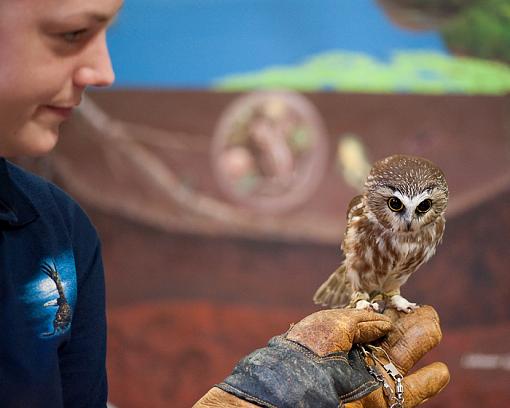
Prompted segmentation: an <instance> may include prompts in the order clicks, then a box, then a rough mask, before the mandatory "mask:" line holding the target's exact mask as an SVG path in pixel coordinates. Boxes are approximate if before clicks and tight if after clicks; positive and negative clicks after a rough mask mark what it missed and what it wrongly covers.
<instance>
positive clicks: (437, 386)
mask: <svg viewBox="0 0 510 408" xmlns="http://www.w3.org/2000/svg"><path fill="white" fill-rule="evenodd" d="M384 314H385V315H386V316H388V317H390V318H391V320H392V321H393V329H392V330H391V331H390V332H389V333H388V335H387V336H386V337H384V338H383V339H381V341H380V342H379V343H378V344H377V346H379V347H381V348H382V349H383V350H384V352H382V353H377V352H376V354H377V357H378V358H380V360H382V363H383V364H386V363H387V362H388V358H387V357H389V358H390V360H391V362H392V363H393V364H394V365H395V366H396V368H397V369H398V371H399V373H400V374H401V375H402V376H404V377H403V389H404V395H403V397H404V404H403V407H405V408H410V407H415V406H417V405H419V404H421V403H423V402H425V401H426V400H427V399H429V398H430V397H433V396H434V395H436V394H437V393H438V392H439V391H441V390H442V389H443V388H444V387H445V386H446V385H447V384H448V381H449V380H450V374H449V372H448V368H447V367H446V365H444V364H443V363H432V364H430V365H428V366H426V367H423V368H421V369H419V370H418V371H416V372H415V373H413V374H411V375H408V376H406V374H407V373H408V372H409V370H410V369H411V368H412V367H413V366H414V365H415V364H416V363H417V362H418V361H419V360H420V359H421V358H422V357H423V356H424V355H425V354H426V353H427V352H428V351H430V350H431V349H432V348H434V347H435V346H436V345H437V344H438V343H439V342H440V341H441V329H440V327H439V317H438V315H437V313H436V311H435V310H434V309H433V308H432V307H430V306H422V307H420V308H419V309H416V310H414V311H413V313H410V314H407V313H403V312H397V311H396V310H395V309H387V310H386V311H385V312H384ZM386 354H387V357H386ZM369 360H370V359H369ZM375 363H376V366H377V370H378V371H379V372H380V373H382V374H383V375H384V377H385V380H386V381H387V383H388V384H389V385H390V388H391V389H392V390H394V389H395V388H394V387H395V382H394V381H393V379H392V378H391V377H390V376H389V375H387V374H386V372H385V370H384V369H383V367H381V364H380V363H377V362H375ZM387 400H388V398H387V397H385V395H384V392H383V389H382V388H379V389H377V390H376V391H374V392H372V393H370V394H369V395H367V396H366V397H364V398H362V399H361V400H358V401H355V402H352V403H349V404H347V405H346V408H362V407H363V408H380V407H387V406H389V405H391V404H388V403H387ZM392 402H395V400H392Z"/></svg>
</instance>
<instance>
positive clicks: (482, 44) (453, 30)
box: [440, 0, 510, 63]
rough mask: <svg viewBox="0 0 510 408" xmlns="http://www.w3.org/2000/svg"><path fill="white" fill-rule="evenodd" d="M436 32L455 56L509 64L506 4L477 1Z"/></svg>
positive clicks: (509, 10)
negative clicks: (468, 56)
mask: <svg viewBox="0 0 510 408" xmlns="http://www.w3.org/2000/svg"><path fill="white" fill-rule="evenodd" d="M440 31H441V33H442V35H443V38H444V40H445V42H446V44H447V46H448V48H449V49H450V50H451V51H452V52H453V53H455V54H461V55H472V56H476V57H478V58H488V59H496V60H500V61H504V62H506V63H510V0H480V1H478V2H476V3H475V4H474V5H473V6H472V7H469V8H466V9H464V10H463V11H462V12H461V13H460V14H459V15H458V16H457V17H456V18H454V19H452V20H451V21H449V22H448V23H447V24H445V25H444V26H443V27H442V28H441V29H440Z"/></svg>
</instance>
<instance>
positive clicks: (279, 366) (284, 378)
mask: <svg viewBox="0 0 510 408" xmlns="http://www.w3.org/2000/svg"><path fill="white" fill-rule="evenodd" d="M216 387H218V388H220V389H222V390H224V391H226V392H228V393H230V394H233V395H235V396H237V397H238V398H241V399H244V400H246V401H249V402H252V403H254V404H257V405H259V406H262V407H268V408H273V407H275V408H295V407H297V406H299V407H303V408H308V407H309V408H312V407H318V406H320V407H322V408H338V407H339V406H342V405H343V403H346V402H350V401H354V400H357V399H359V398H362V397H364V396H365V395H367V394H369V393H371V392H372V391H374V390H375V389H377V388H379V387H380V384H379V383H378V382H377V381H375V380H374V378H373V377H372V376H371V375H370V374H369V372H368V370H367V368H366V366H365V363H364V361H363V357H362V355H361V353H360V351H359V350H358V349H357V348H353V349H352V350H351V351H349V352H348V353H347V352H338V353H332V354H328V355H326V356H324V357H319V356H318V355H317V354H315V353H313V352H312V351H310V350H309V349H308V348H306V347H304V346H302V345H300V344H299V343H296V342H293V341H291V340H288V339H286V338H285V336H277V337H273V338H272V339H271V340H270V342H269V345H268V347H265V348H262V349H259V350H255V351H254V352H253V353H252V354H250V355H248V356H247V357H245V358H244V359H243V360H241V361H240V362H239V363H238V364H237V365H236V366H235V368H234V370H233V372H232V374H231V375H230V376H229V377H227V378H226V379H225V380H224V381H223V382H222V383H221V384H218V385H216Z"/></svg>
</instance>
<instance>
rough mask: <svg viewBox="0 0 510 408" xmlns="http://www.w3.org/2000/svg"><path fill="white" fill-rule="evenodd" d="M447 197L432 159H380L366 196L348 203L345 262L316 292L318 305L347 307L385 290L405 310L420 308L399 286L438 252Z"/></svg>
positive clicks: (344, 245) (444, 184)
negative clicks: (394, 202) (392, 203)
mask: <svg viewBox="0 0 510 408" xmlns="http://www.w3.org/2000/svg"><path fill="white" fill-rule="evenodd" d="M391 198H397V199H398V200H399V202H400V203H401V205H402V207H403V208H402V209H401V210H400V211H395V209H393V210H392V209H391V206H390V204H389V200H390V199H391ZM427 201H430V203H427ZM447 201H448V187H447V185H446V180H445V178H444V175H443V173H442V172H441V170H439V168H438V167H436V166H435V165H434V164H433V163H431V162H430V161H428V160H426V159H422V158H418V157H412V156H402V155H398V156H391V157H389V158H386V159H384V160H381V161H379V162H377V163H375V165H374V167H373V168H372V170H371V172H370V175H369V176H368V179H367V182H366V184H365V190H364V194H363V195H362V196H357V197H354V198H353V199H352V200H351V203H350V204H349V210H348V218H347V228H346V232H345V236H344V240H343V242H342V250H343V252H344V254H345V260H344V261H343V263H342V264H341V265H340V267H339V268H338V269H337V270H336V271H335V272H333V274H332V275H331V276H330V277H329V278H328V280H327V281H326V282H324V283H323V284H322V285H321V286H320V288H319V289H318V290H317V292H316V293H315V296H314V301H315V303H318V304H321V305H324V306H329V307H344V306H346V305H348V304H349V303H351V304H352V303H353V302H354V303H356V302H358V301H359V300H363V301H369V300H370V299H371V298H373V297H374V296H376V295H379V294H382V295H387V296H388V297H389V298H390V299H391V301H392V302H393V303H394V306H395V307H397V308H399V309H400V310H406V311H408V310H407V309H409V308H413V307H415V305H414V304H413V303H410V302H408V301H407V300H406V299H404V298H402V297H401V296H400V287H401V286H402V285H403V284H404V283H405V282H406V281H407V279H408V278H409V276H410V275H411V274H412V273H413V272H414V271H416V270H417V269H418V268H419V267H420V266H421V265H422V264H423V263H424V262H426V261H427V260H428V259H429V258H430V257H431V256H432V255H433V254H434V252H435V249H436V247H437V245H438V244H439V242H440V241H441V238H442V235H443V232H444V226H445V219H444V211H445V209H446V204H447ZM428 204H430V207H428V208H426V207H427V206H428ZM420 208H421V209H422V210H423V209H425V210H426V211H422V210H420ZM366 304H369V303H366V302H365V303H364V305H366Z"/></svg>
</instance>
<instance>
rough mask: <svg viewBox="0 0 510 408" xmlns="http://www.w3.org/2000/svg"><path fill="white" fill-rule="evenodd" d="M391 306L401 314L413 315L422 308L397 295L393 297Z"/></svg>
mask: <svg viewBox="0 0 510 408" xmlns="http://www.w3.org/2000/svg"><path fill="white" fill-rule="evenodd" d="M391 305H392V306H393V307H394V308H395V309H397V310H398V311H400V312H405V313H411V312H413V311H414V310H416V309H418V308H419V307H420V306H419V305H417V304H416V303H412V302H409V301H408V300H407V299H406V298H404V297H402V296H400V295H395V296H392V297H391Z"/></svg>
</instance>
